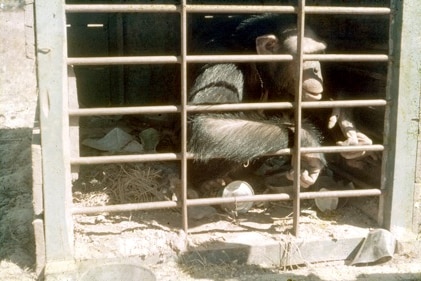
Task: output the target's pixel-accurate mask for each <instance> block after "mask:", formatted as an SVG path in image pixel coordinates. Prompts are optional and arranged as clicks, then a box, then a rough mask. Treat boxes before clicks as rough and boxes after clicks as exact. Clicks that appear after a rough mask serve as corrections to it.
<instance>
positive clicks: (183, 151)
mask: <svg viewBox="0 0 421 281" xmlns="http://www.w3.org/2000/svg"><path fill="white" fill-rule="evenodd" d="M186 4H187V3H186V0H182V3H181V13H180V17H181V19H180V22H181V26H180V28H181V65H180V67H181V109H182V110H181V175H180V176H181V203H182V206H181V213H182V225H183V230H184V232H185V233H187V232H188V228H189V222H188V210H187V172H188V171H187V59H186V57H187V11H186Z"/></svg>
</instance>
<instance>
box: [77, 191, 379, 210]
mask: <svg viewBox="0 0 421 281" xmlns="http://www.w3.org/2000/svg"><path fill="white" fill-rule="evenodd" d="M381 194H382V191H381V190H380V189H377V188H372V189H361V190H338V191H319V192H303V193H301V195H300V199H306V200H308V199H314V198H327V197H338V198H342V197H366V196H380V195H381ZM292 197H293V196H292V195H291V194H288V193H278V194H261V195H253V196H239V197H225V198H222V197H214V198H200V199H188V200H187V201H186V202H187V206H189V207H190V206H205V205H216V204H226V203H235V202H238V203H240V202H264V201H281V200H283V201H285V200H291V199H292ZM177 207H180V205H179V204H178V203H177V202H176V201H158V202H147V203H131V204H118V205H109V206H94V207H74V208H72V214H73V215H77V214H95V213H104V212H110V213H111V212H127V211H140V210H153V209H163V208H177Z"/></svg>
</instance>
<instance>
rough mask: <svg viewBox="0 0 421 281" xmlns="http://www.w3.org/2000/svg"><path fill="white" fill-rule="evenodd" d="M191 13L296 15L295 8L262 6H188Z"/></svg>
mask: <svg viewBox="0 0 421 281" xmlns="http://www.w3.org/2000/svg"><path fill="white" fill-rule="evenodd" d="M186 8H187V11H188V12H189V13H235V14H240V13H241V14H258V13H284V14H286V13H295V12H296V8H295V7H294V6H262V5H242V6H238V5H187V7H186Z"/></svg>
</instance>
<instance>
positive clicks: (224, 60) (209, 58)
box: [186, 54, 293, 63]
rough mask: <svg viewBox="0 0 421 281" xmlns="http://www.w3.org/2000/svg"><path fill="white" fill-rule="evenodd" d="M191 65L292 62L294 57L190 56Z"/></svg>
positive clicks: (188, 57) (188, 58)
mask: <svg viewBox="0 0 421 281" xmlns="http://www.w3.org/2000/svg"><path fill="white" fill-rule="evenodd" d="M186 59H187V62H189V63H211V62H213V63H217V62H222V63H227V62H265V61H272V62H273V61H292V59H293V57H292V55H252V54H249V55H190V56H187V58H186Z"/></svg>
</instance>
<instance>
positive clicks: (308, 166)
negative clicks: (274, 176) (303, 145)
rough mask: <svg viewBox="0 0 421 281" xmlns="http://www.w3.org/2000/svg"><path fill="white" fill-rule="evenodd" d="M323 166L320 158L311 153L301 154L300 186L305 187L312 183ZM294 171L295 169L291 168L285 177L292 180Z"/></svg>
mask: <svg viewBox="0 0 421 281" xmlns="http://www.w3.org/2000/svg"><path fill="white" fill-rule="evenodd" d="M324 166H325V165H324V163H323V161H322V160H321V159H320V158H318V157H314V156H313V155H310V154H309V155H305V154H304V155H302V157H301V176H300V186H301V187H304V188H307V187H309V186H311V185H313V184H314V183H315V182H316V180H317V178H318V177H319V174H320V172H321V170H322V169H323V167H324ZM294 173H295V171H294V170H293V169H291V170H290V171H289V172H288V174H287V178H288V179H289V180H293V179H294Z"/></svg>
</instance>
